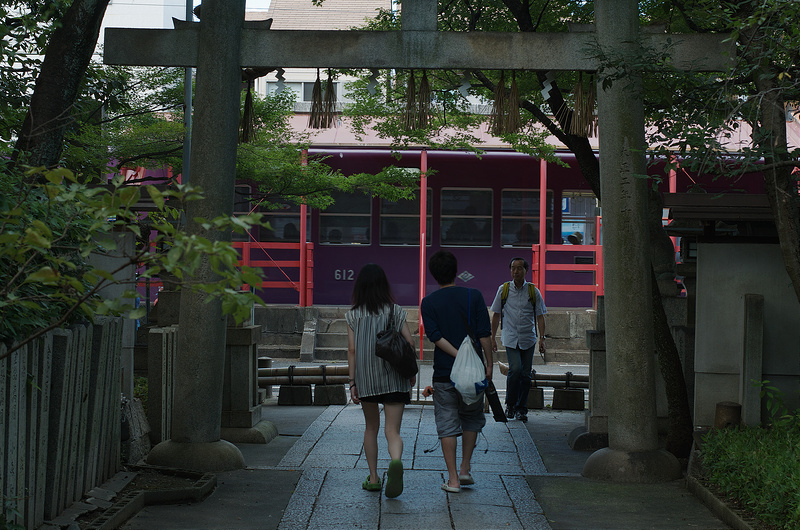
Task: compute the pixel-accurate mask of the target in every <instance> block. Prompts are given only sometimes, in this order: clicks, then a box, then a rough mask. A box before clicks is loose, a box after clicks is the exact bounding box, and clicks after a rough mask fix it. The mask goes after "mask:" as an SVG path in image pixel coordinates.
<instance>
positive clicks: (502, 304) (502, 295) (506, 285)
mask: <svg viewBox="0 0 800 530" xmlns="http://www.w3.org/2000/svg"><path fill="white" fill-rule="evenodd" d="M510 287H511V282H505V283H504V284H503V288H502V290H501V291H500V329H503V308H504V307H505V305H506V300H508V289H509V288H510Z"/></svg>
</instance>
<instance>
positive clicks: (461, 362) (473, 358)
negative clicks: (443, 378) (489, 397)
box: [450, 336, 489, 405]
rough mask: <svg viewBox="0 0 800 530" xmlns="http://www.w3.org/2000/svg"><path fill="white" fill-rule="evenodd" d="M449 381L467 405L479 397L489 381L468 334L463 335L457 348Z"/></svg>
mask: <svg viewBox="0 0 800 530" xmlns="http://www.w3.org/2000/svg"><path fill="white" fill-rule="evenodd" d="M450 381H451V382H452V383H453V386H455V387H456V390H458V393H459V394H461V399H463V400H464V403H466V404H467V405H471V404H473V403H475V402H476V401H478V400H479V399H481V397H482V394H483V391H484V390H486V387H487V386H488V385H489V381H487V380H486V369H485V368H484V367H483V362H482V361H481V358H480V357H478V352H476V351H475V347H474V346H473V345H472V341H471V340H470V338H469V336H466V337H464V341H463V342H462V343H461V347H460V348H458V354H457V355H456V360H455V361H454V362H453V369H452V371H451V372H450Z"/></svg>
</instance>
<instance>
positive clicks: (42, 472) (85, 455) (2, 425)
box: [0, 318, 123, 528]
mask: <svg viewBox="0 0 800 530" xmlns="http://www.w3.org/2000/svg"><path fill="white" fill-rule="evenodd" d="M122 324H123V322H122V319H117V318H98V319H97V322H96V323H95V324H91V325H80V326H74V327H72V328H69V329H60V330H55V331H52V332H50V333H48V334H46V335H44V336H43V337H42V338H41V339H39V340H37V341H35V342H32V343H30V344H29V345H27V346H26V347H23V348H20V349H19V350H17V351H14V352H12V353H11V354H10V355H9V356H8V357H6V358H4V359H2V360H0V499H2V504H3V506H2V507H3V511H4V512H6V514H7V515H6V516H7V517H9V521H8V522H9V523H11V524H14V523H15V524H18V525H20V526H23V527H25V528H38V527H39V526H41V525H42V524H43V523H44V521H47V520H50V519H53V518H55V517H56V516H58V515H59V514H60V513H61V512H63V511H64V510H65V509H66V508H67V507H68V506H70V505H71V504H72V503H74V502H76V501H79V500H80V499H81V498H82V497H83V496H84V494H85V493H87V492H88V491H89V490H91V489H92V488H94V487H95V486H99V485H100V484H102V483H103V482H105V481H106V480H108V479H109V478H110V477H111V476H113V475H114V474H115V473H116V472H117V471H118V470H119V469H120V425H121V399H120V396H121V393H120V352H121V348H122ZM6 351H7V348H6V347H5V346H3V345H0V356H2V355H4V354H5V353H6ZM7 507H10V508H14V509H15V510H16V512H17V513H18V515H10V514H11V513H12V512H11V511H10V510H7V509H6V508H7Z"/></svg>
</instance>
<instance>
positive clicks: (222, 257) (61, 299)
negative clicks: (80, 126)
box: [0, 168, 261, 354]
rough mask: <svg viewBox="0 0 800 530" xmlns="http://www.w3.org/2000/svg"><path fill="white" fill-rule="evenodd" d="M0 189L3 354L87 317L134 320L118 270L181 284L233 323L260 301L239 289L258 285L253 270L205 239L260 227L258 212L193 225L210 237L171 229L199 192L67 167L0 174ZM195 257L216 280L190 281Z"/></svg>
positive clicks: (126, 279) (132, 294)
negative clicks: (101, 181)
mask: <svg viewBox="0 0 800 530" xmlns="http://www.w3.org/2000/svg"><path fill="white" fill-rule="evenodd" d="M0 191H2V194H1V195H0V340H2V341H4V342H6V343H7V344H8V345H9V346H10V348H9V350H7V354H11V353H12V352H13V351H15V350H16V349H18V348H19V347H20V346H21V345H22V344H24V343H25V342H27V341H30V340H32V339H33V338H35V337H36V336H39V335H41V334H42V333H43V332H45V331H47V330H49V329H53V328H55V327H59V326H62V325H64V324H69V323H71V322H76V321H80V320H87V319H88V320H91V319H92V318H93V317H94V316H95V315H108V314H112V315H122V314H125V315H127V316H128V317H130V318H140V317H142V316H143V315H144V312H145V308H143V307H142V308H136V307H135V300H136V298H137V297H138V296H139V295H138V293H137V291H136V286H135V285H133V284H132V283H130V279H131V278H132V277H133V275H132V274H131V273H130V272H128V273H127V274H121V273H123V272H124V271H125V270H126V269H128V270H129V269H130V268H131V267H133V268H136V269H137V277H138V278H139V279H145V278H156V277H161V276H165V275H168V276H170V277H172V278H175V279H176V281H178V282H179V283H180V284H181V285H182V287H183V288H190V289H196V290H201V291H203V292H205V293H207V294H208V295H209V297H210V298H217V299H221V300H222V305H223V308H224V310H225V312H226V313H228V314H232V315H233V316H234V317H235V318H236V320H237V321H238V322H241V321H243V320H244V319H245V318H247V317H249V315H250V308H251V306H252V304H253V303H254V302H258V303H260V302H261V301H260V299H259V298H258V297H256V296H255V295H254V294H252V293H250V292H249V291H242V290H241V287H242V285H243V284H250V285H257V284H260V275H259V274H258V271H257V270H255V269H250V268H247V267H241V268H240V267H239V266H238V260H239V256H238V254H237V252H236V251H235V250H234V249H233V248H232V247H231V246H230V244H228V243H225V242H220V241H215V240H214V238H213V236H212V234H214V233H217V232H218V231H220V230H233V231H237V232H244V231H245V230H248V229H250V228H252V227H253V226H254V225H258V224H260V223H261V215H260V214H251V215H248V216H239V217H236V218H227V217H220V218H217V219H204V220H200V221H201V226H202V227H203V229H204V230H205V231H206V233H207V234H208V235H203V234H199V235H197V234H195V235H189V234H187V233H186V232H184V231H183V230H182V228H181V224H180V223H179V219H180V215H181V213H180V212H181V209H182V205H183V204H185V202H187V201H192V200H199V199H201V198H202V190H199V189H197V188H195V187H191V186H189V185H175V186H171V187H166V188H165V187H156V186H153V185H147V186H130V185H126V184H125V183H124V182H123V179H122V177H121V176H118V177H116V178H114V179H113V181H112V182H111V183H110V185H108V186H97V185H96V184H95V185H93V184H91V183H90V182H87V181H85V180H84V181H82V180H80V179H78V178H77V177H76V176H75V174H74V173H72V172H71V171H69V170H66V169H58V170H49V171H45V170H42V169H34V170H30V171H27V172H26V173H25V174H19V173H16V172H15V170H10V169H8V168H4V169H3V170H2V171H0ZM143 197H146V198H148V199H149V200H150V201H151V202H152V204H153V205H154V207H155V211H154V212H152V213H151V214H150V215H149V216H147V217H146V218H145V217H143V216H142V215H141V214H140V212H139V206H140V201H141V200H142V199H143ZM126 235H128V236H131V237H133V238H135V239H136V240H137V242H138V243H137V245H135V247H134V246H130V245H128V246H127V247H125V246H123V245H120V241H122V239H123V238H124V237H125V236H126ZM98 257H110V258H113V261H114V263H115V266H114V269H113V270H109V269H108V268H105V267H107V265H106V266H105V267H104V266H101V265H98V263H99V262H98V261H97V259H96V258H98ZM203 261H208V262H209V263H210V264H211V267H212V268H213V269H214V271H215V272H216V273H218V274H219V280H218V281H216V282H214V283H208V284H203V283H193V282H192V280H191V278H192V276H193V272H194V271H195V270H196V269H197V268H198V267H199V266H200V264H201V262H203ZM112 285H121V286H122V287H123V288H124V290H123V294H122V295H121V297H119V298H116V297H115V298H105V297H103V296H102V291H103V289H105V288H107V287H109V286H112ZM15 341H16V342H15ZM12 344H13V346H12Z"/></svg>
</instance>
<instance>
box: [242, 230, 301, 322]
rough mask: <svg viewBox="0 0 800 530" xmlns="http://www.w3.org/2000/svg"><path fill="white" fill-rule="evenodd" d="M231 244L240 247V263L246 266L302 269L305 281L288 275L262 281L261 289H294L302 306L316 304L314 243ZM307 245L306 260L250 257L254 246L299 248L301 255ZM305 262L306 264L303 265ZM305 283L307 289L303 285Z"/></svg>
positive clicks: (286, 248) (266, 248)
mask: <svg viewBox="0 0 800 530" xmlns="http://www.w3.org/2000/svg"><path fill="white" fill-rule="evenodd" d="M231 246H232V247H233V248H235V249H238V250H239V251H240V252H241V253H242V259H241V260H239V264H240V265H244V266H246V267H260V268H279V269H282V268H284V267H286V268H298V269H300V277H301V278H302V279H303V281H293V280H291V279H290V278H289V276H287V275H286V273H284V276H286V280H285V281H276V280H272V281H263V282H261V286H260V287H261V289H270V288H272V289H275V288H283V289H287V288H288V289H294V290H295V291H297V292H298V293H299V294H300V297H299V305H300V306H301V307H308V306H311V305H314V244H313V243H308V242H305V241H304V242H302V243H266V242H259V241H236V242H233V243H231ZM303 247H305V260H302V259H297V260H274V259H259V260H254V259H252V258H251V257H250V251H251V249H253V248H257V249H259V250H265V251H269V250H297V251H298V255H301V252H302V251H303ZM303 263H305V266H302V265H303ZM304 284H305V289H304V288H303V285H304Z"/></svg>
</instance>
